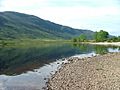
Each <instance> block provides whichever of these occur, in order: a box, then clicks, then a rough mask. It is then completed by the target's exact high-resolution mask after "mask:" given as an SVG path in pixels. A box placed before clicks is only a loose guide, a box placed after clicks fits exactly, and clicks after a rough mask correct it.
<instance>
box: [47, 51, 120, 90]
mask: <svg viewBox="0 0 120 90" xmlns="http://www.w3.org/2000/svg"><path fill="white" fill-rule="evenodd" d="M47 86H48V90H120V53H108V54H105V55H98V56H94V57H89V58H83V59H79V58H70V59H69V60H68V63H65V64H63V65H62V67H61V68H60V69H59V70H58V71H57V72H56V73H55V74H54V75H53V76H52V78H51V79H49V81H48V83H47Z"/></svg>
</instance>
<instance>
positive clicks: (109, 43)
mask: <svg viewBox="0 0 120 90" xmlns="http://www.w3.org/2000/svg"><path fill="white" fill-rule="evenodd" d="M88 44H92V45H112V46H120V42H94V43H91V42H90V43H88Z"/></svg>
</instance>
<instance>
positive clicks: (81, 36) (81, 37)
mask: <svg viewBox="0 0 120 90" xmlns="http://www.w3.org/2000/svg"><path fill="white" fill-rule="evenodd" d="M85 40H86V36H85V35H84V34H81V35H80V36H79V41H80V42H84V41H85Z"/></svg>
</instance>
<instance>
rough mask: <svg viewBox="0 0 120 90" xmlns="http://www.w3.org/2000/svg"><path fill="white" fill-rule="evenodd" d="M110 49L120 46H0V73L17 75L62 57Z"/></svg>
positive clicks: (99, 52) (98, 52)
mask: <svg viewBox="0 0 120 90" xmlns="http://www.w3.org/2000/svg"><path fill="white" fill-rule="evenodd" d="M110 50H111V51H116V50H117V51H119V50H120V47H116V46H98V45H88V44H44V45H39V46H33V47H30V46H27V47H1V48H0V74H6V75H18V74H21V73H24V72H26V71H32V70H34V69H37V68H39V67H42V66H44V65H46V64H49V63H51V62H54V61H56V59H60V58H63V57H69V56H73V55H75V54H86V53H91V52H95V53H96V54H105V53H108V52H110Z"/></svg>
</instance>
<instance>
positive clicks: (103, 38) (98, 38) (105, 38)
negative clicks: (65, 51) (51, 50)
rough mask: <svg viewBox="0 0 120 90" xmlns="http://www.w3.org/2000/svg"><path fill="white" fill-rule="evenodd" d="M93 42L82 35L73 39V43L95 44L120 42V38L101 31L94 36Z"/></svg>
mask: <svg viewBox="0 0 120 90" xmlns="http://www.w3.org/2000/svg"><path fill="white" fill-rule="evenodd" d="M93 37H94V38H93V40H89V39H88V38H86V35H84V34H81V35H80V36H79V37H76V38H73V39H72V41H73V42H87V41H94V42H120V36H118V37H117V36H111V35H109V33H108V32H107V31H104V30H100V31H98V32H95V34H94V36H93Z"/></svg>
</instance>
